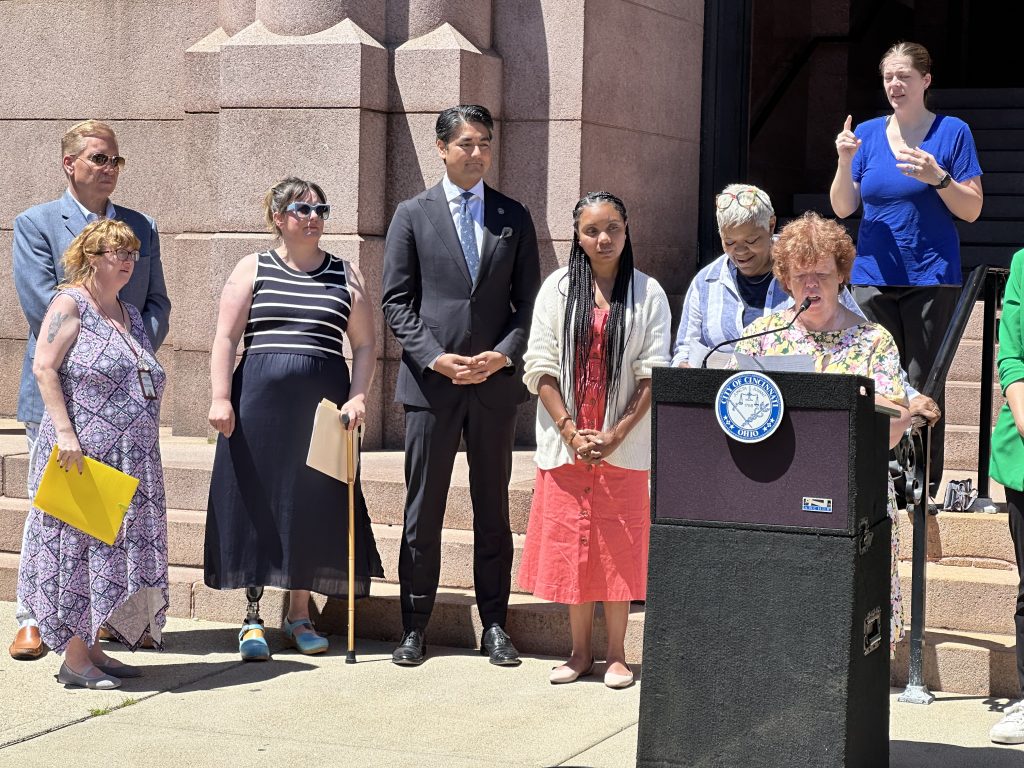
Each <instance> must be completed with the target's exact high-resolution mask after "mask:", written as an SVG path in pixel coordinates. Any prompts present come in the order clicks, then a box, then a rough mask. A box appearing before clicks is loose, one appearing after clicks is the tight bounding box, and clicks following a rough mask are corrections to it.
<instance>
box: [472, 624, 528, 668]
mask: <svg viewBox="0 0 1024 768" xmlns="http://www.w3.org/2000/svg"><path fill="white" fill-rule="evenodd" d="M480 653H481V654H483V655H484V656H490V657H491V658H490V661H491V664H497V665H498V666H499V667H515V666H518V665H519V664H520V663H521V660H520V658H519V651H517V650H516V647H515V646H514V645H512V638H510V637H509V636H508V635H507V634H506V633H505V630H504V629H502V628H501V625H500V624H491V626H489V627H488V628H487V629H485V630H484V636H483V637H482V638H480Z"/></svg>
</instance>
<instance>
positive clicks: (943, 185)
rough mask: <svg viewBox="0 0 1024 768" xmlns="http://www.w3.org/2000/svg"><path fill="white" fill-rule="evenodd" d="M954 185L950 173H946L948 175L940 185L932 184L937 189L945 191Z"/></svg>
mask: <svg viewBox="0 0 1024 768" xmlns="http://www.w3.org/2000/svg"><path fill="white" fill-rule="evenodd" d="M952 183H953V177H952V176H950V175H949V171H946V175H945V176H943V177H942V181H940V182H939V183H938V184H932V186H933V187H935V189H945V188H946V187H948V186H949V185H950V184H952Z"/></svg>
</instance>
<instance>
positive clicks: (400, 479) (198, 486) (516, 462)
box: [3, 438, 536, 533]
mask: <svg viewBox="0 0 1024 768" xmlns="http://www.w3.org/2000/svg"><path fill="white" fill-rule="evenodd" d="M160 446H161V452H162V454H163V464H164V485H165V491H166V495H167V505H168V508H170V509H177V510H196V511H201V512H203V513H204V514H205V512H206V503H207V493H208V490H209V487H210V474H211V468H212V466H213V445H210V444H208V443H207V442H206V441H205V440H198V439H195V438H169V439H168V438H164V439H162V440H161V442H160ZM18 450H19V451H21V452H19V453H13V454H8V455H7V456H4V457H3V490H4V494H3V495H4V496H6V497H8V498H22V499H23V498H25V496H26V495H27V492H26V474H27V472H28V455H27V454H26V453H24V452H23V451H24V438H22V440H21V442H20V443H19V445H18ZM404 461H405V456H404V454H403V453H402V452H401V451H374V452H367V453H365V454H363V458H362V463H363V466H362V487H363V494H364V495H365V497H366V504H367V507H368V508H369V510H370V517H371V519H372V520H373V522H375V523H380V524H382V525H399V526H400V525H401V524H402V518H403V510H404V504H405V477H404V470H403V465H404ZM535 471H536V470H535V466H534V464H533V452H532V451H515V452H514V454H513V459H512V481H511V483H510V485H509V521H510V524H511V526H512V530H513V531H514V532H516V533H526V521H527V519H528V517H529V513H530V502H531V500H532V498H533V479H534V474H535ZM444 524H445V528H450V529H457V530H465V531H471V530H473V516H472V503H471V502H470V498H469V467H468V465H467V463H466V454H465V452H460V453H459V454H458V456H457V458H456V461H455V468H454V470H453V472H452V482H451V488H450V490H449V493H448V504H447V507H446V509H445V522H444Z"/></svg>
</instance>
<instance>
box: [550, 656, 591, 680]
mask: <svg viewBox="0 0 1024 768" xmlns="http://www.w3.org/2000/svg"><path fill="white" fill-rule="evenodd" d="M593 671H594V660H593V659H591V660H590V666H589V667H587V668H586V669H585V670H583V671H582V672H577V671H576V670H575V669H573V668H571V667H568V666H566V665H565V664H563V665H562V666H560V667H554V668H552V670H551V674H550V675H548V682H549V683H551V684H552V685H563V684H565V683H573V682H575V681H576V680H578V679H579V678H581V677H586V676H587V675H589V674H590V673H591V672H593Z"/></svg>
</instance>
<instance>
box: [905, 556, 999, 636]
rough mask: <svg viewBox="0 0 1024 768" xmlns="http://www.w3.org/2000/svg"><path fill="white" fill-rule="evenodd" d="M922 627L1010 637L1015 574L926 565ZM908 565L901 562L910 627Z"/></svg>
mask: <svg viewBox="0 0 1024 768" xmlns="http://www.w3.org/2000/svg"><path fill="white" fill-rule="evenodd" d="M926 572H927V599H926V612H925V626H926V627H927V628H928V629H935V630H954V631H956V632H961V631H962V632H991V633H994V634H1006V635H1012V634H1013V633H1014V626H1013V611H1014V606H1015V605H1016V603H1017V573H1016V571H1002V570H995V569H992V568H966V567H962V566H956V565H939V564H937V563H929V564H928V566H927V568H926ZM910 573H911V565H910V563H909V562H907V561H901V562H900V583H901V586H902V589H903V609H904V613H905V618H906V621H907V627H909V626H910V587H911V581H910Z"/></svg>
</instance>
